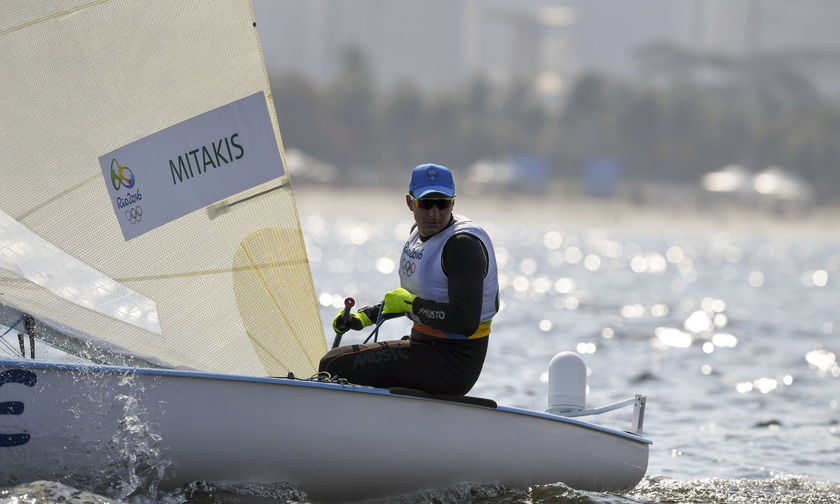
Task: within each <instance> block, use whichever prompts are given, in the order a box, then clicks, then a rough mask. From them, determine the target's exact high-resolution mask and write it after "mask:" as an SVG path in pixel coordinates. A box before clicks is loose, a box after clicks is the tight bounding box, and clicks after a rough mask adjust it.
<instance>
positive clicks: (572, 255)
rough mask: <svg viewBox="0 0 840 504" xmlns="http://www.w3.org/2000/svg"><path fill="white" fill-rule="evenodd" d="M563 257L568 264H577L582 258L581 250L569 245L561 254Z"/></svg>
mask: <svg viewBox="0 0 840 504" xmlns="http://www.w3.org/2000/svg"><path fill="white" fill-rule="evenodd" d="M563 258H564V259H566V262H567V263H569V264H577V263H579V262H580V261H581V260H582V259H583V252H582V251H581V250H580V249H579V248H577V247H569V248H567V249H566V252H565V253H564V254H563Z"/></svg>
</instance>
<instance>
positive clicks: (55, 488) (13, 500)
mask: <svg viewBox="0 0 840 504" xmlns="http://www.w3.org/2000/svg"><path fill="white" fill-rule="evenodd" d="M46 502H61V503H65V504H119V502H120V501H116V500H111V499H109V498H107V497H103V496H101V495H97V494H94V493H90V492H85V491H83V490H77V489H75V488H73V487H69V486H67V485H62V484H61V483H57V482H55V481H33V482H31V483H24V484H22V485H17V486H14V487H11V488H5V489H0V504H42V503H46Z"/></svg>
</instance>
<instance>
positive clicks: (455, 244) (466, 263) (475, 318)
mask: <svg viewBox="0 0 840 504" xmlns="http://www.w3.org/2000/svg"><path fill="white" fill-rule="evenodd" d="M441 262H442V265H443V272H444V273H445V274H446V276H447V278H448V279H449V302H448V303H436V302H434V301H431V300H428V299H423V298H417V299H416V300H415V301H414V313H415V314H416V315H418V316H419V317H420V321H421V322H422V323H423V324H426V325H429V326H432V327H436V328H438V329H441V330H444V331H447V332H452V333H456V334H463V335H464V336H469V335H471V334H473V333H474V332H475V331H477V330H478V326H479V324H480V323H481V302H482V297H483V294H484V276H485V275H486V274H487V255H486V252H485V251H484V245H482V243H481V240H479V239H478V238H476V237H475V236H472V235H469V234H459V235H455V236H453V237H452V238H450V239H449V240H448V241H447V242H446V245H444V247H443V254H442V257H441Z"/></svg>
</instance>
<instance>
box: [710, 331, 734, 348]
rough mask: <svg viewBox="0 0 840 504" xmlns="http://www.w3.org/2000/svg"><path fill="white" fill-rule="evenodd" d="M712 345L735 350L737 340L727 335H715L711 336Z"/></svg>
mask: <svg viewBox="0 0 840 504" xmlns="http://www.w3.org/2000/svg"><path fill="white" fill-rule="evenodd" d="M712 344H714V346H716V347H720V348H735V347H736V346H737V345H738V338H736V337H735V336H733V335H731V334H729V333H716V334H715V335H714V336H712Z"/></svg>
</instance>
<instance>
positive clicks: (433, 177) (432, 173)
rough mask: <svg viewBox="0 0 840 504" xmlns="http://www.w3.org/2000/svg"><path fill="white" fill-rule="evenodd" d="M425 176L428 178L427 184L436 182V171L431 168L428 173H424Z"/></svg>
mask: <svg viewBox="0 0 840 504" xmlns="http://www.w3.org/2000/svg"><path fill="white" fill-rule="evenodd" d="M426 175H428V176H429V182H434V181H435V180H437V170H435V169H434V168H431V169H430V170H429V171H427V172H426Z"/></svg>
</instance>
